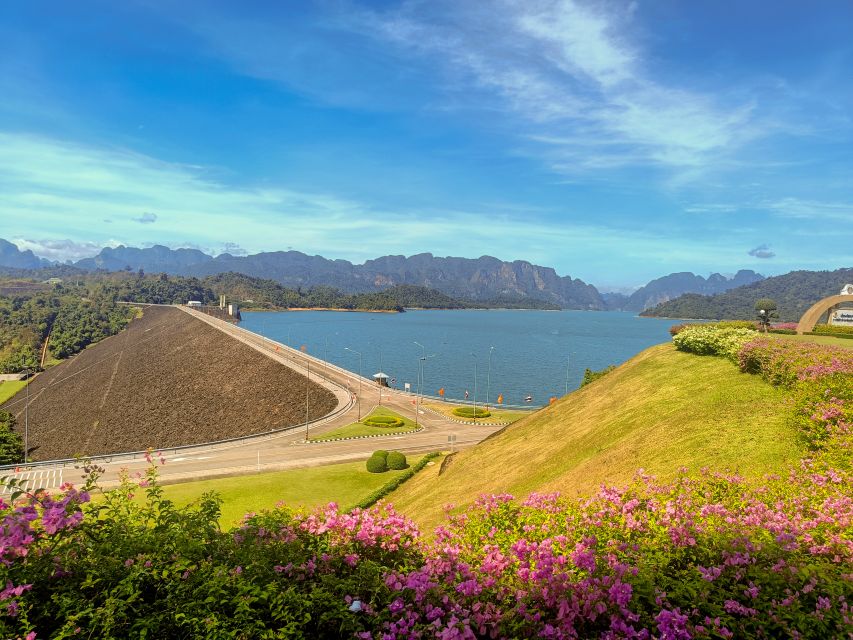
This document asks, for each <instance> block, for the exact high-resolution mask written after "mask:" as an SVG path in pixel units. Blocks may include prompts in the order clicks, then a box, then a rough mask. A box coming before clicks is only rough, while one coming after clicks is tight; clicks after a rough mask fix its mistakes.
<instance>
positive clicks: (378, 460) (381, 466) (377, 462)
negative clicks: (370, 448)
mask: <svg viewBox="0 0 853 640" xmlns="http://www.w3.org/2000/svg"><path fill="white" fill-rule="evenodd" d="M377 453H378V454H380V455H376V454H377ZM382 454H385V452H384V451H383V452H379V451H376V452H374V454H373V455H372V456H370V457H369V458H368V459H367V470H368V471H369V472H370V473H385V472H386V471H388V463H387V462H386V461H385V457H386V455H387V454H386V455H382Z"/></svg>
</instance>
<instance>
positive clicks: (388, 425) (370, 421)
mask: <svg viewBox="0 0 853 640" xmlns="http://www.w3.org/2000/svg"><path fill="white" fill-rule="evenodd" d="M361 423H362V424H366V425H367V426H368V427H382V428H384V429H399V428H400V427H404V426H406V422H405V421H404V420H403V419H402V418H398V417H396V416H368V417H367V418H365V419H364V420H362V421H361Z"/></svg>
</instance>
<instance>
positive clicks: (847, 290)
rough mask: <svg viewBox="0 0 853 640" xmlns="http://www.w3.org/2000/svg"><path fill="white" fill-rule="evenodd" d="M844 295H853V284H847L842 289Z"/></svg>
mask: <svg viewBox="0 0 853 640" xmlns="http://www.w3.org/2000/svg"><path fill="white" fill-rule="evenodd" d="M841 295H842V296H853V284H845V285H844V287H842V289H841Z"/></svg>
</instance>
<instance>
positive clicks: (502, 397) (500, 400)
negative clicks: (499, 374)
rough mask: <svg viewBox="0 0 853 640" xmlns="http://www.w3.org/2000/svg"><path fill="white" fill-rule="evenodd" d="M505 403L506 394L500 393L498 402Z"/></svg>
mask: <svg viewBox="0 0 853 640" xmlns="http://www.w3.org/2000/svg"><path fill="white" fill-rule="evenodd" d="M503 403H504V395H503V394H500V395H499V396H498V404H503Z"/></svg>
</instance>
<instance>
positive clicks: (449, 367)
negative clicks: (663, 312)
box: [242, 311, 676, 405]
mask: <svg viewBox="0 0 853 640" xmlns="http://www.w3.org/2000/svg"><path fill="white" fill-rule="evenodd" d="M675 322H676V321H673V320H663V319H656V318H639V317H637V316H635V315H633V314H632V313H622V312H603V311H599V312H591V311H408V312H406V313H400V314H389V313H341V312H334V311H291V312H286V311H285V312H255V313H252V312H244V313H243V323H242V326H243V327H245V328H246V329H249V330H250V331H255V332H257V333H260V334H262V335H265V336H267V337H269V338H271V339H273V340H277V341H279V342H283V343H285V344H289V345H290V346H292V347H295V348H299V347H301V346H302V345H305V347H306V350H307V351H308V353H310V354H312V355H314V356H317V357H319V358H323V359H326V360H328V361H329V362H332V363H333V364H336V365H338V366H341V367H343V368H345V369H349V370H350V371H353V372H355V373H358V368H359V358H358V356H357V355H355V354H353V353H350V352H349V351H346V350H345V349H344V348H345V347H349V348H350V349H354V350H355V351H360V352H361V354H362V370H361V373H362V375H365V376H367V377H369V376H372V375H373V374H374V373H376V372H377V371H379V370H380V369H381V370H382V371H384V372H385V373H387V374H388V375H389V376H391V377H392V378H396V386H397V387H398V388H400V389H402V388H403V384H404V383H405V382H409V383H411V385H412V390H413V391H414V390H415V387H416V382H417V367H418V359H419V358H420V357H421V355H422V353H423V351H422V350H421V348H420V347H418V346H417V345H415V344H414V342H415V341H417V342H420V343H421V344H422V345H424V347H426V355H427V356H433V357H429V358H428V360H427V361H426V365H425V367H424V394H425V395H436V394H437V392H438V389H439V388H440V387H444V389H445V394H446V395H445V397H446V398H457V399H462V398H463V397H464V394H465V391H466V390H468V392H469V394H470V397H469V401H470V399H471V398H473V395H474V368H475V360H476V365H477V367H476V368H477V378H476V379H477V402H484V401H486V392H487V384H488V387H489V388H488V391H489V400H490V401H491V402H495V399H496V398H497V395H498V394H499V393H501V394H503V396H504V404H524V399H525V397H526V396H527V395H532V396H533V402H532V403H531V404H534V405H541V404H547V402H548V398H549V397H550V396H561V395H563V394H564V393H565V392H566V370H567V368H568V388H569V390H570V391H571V390H573V389H576V388H577V387H578V386H579V385H580V381H581V378H582V377H583V371H584V369H585V368H587V367H588V368H590V369H603V368H604V367H606V366H608V365H611V364H619V363H622V362H624V361H625V360H628V359H629V358H631V357H632V356H634V355H635V354H637V353H639V352H640V351H642V350H643V349H645V348H646V347H649V346H651V345H654V344H659V343H661V342H666V341H668V340H669V339H670V336H669V333H668V329H669V327H670V325H672V324H675ZM492 346H493V347H495V348H494V351H492V357H491V375H489V347H492ZM472 353H473V354H476V358H475V357H474V356H472V355H471V354H472ZM567 364H568V367H567Z"/></svg>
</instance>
